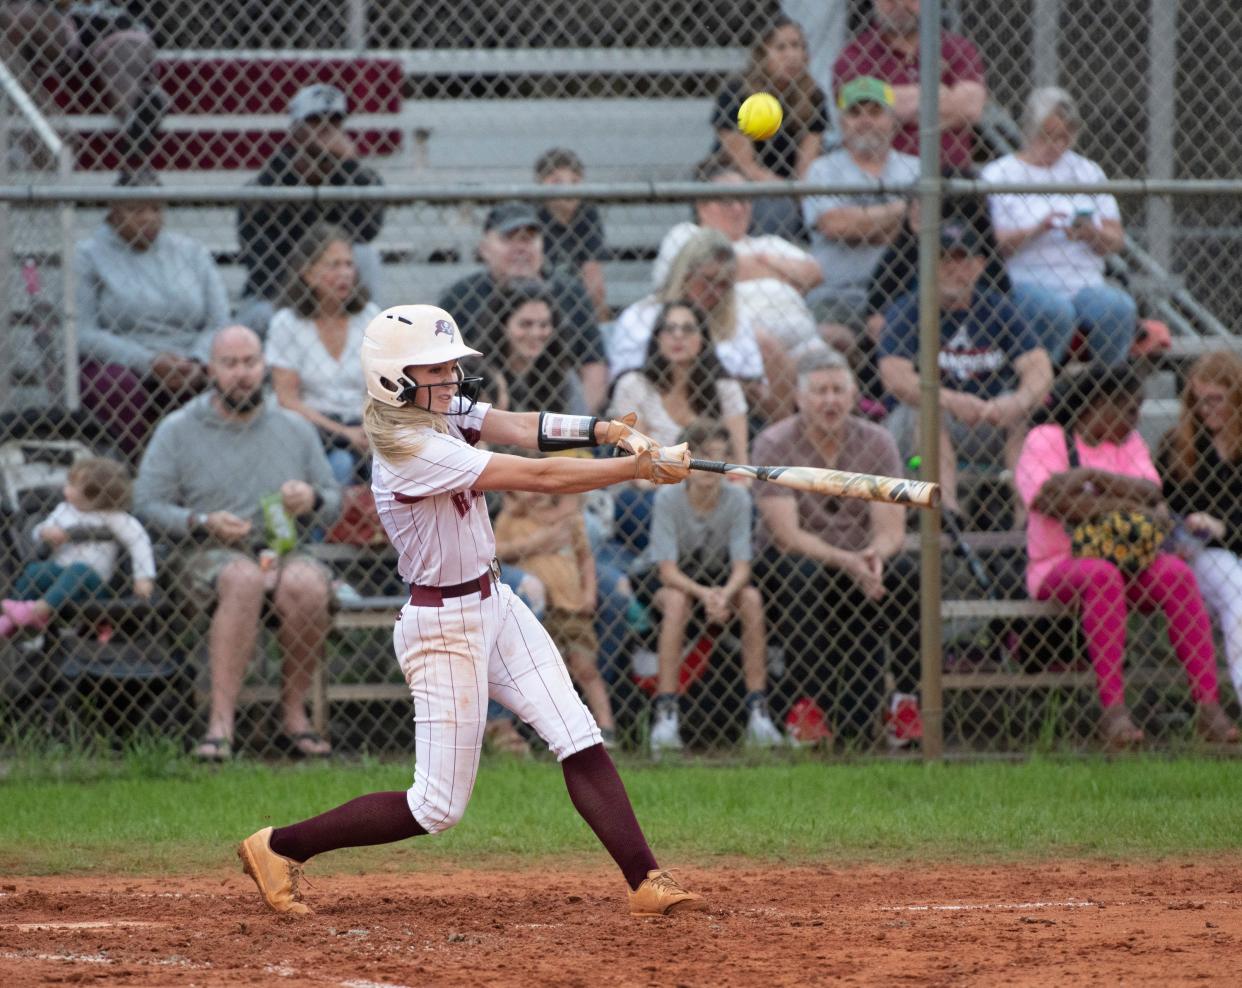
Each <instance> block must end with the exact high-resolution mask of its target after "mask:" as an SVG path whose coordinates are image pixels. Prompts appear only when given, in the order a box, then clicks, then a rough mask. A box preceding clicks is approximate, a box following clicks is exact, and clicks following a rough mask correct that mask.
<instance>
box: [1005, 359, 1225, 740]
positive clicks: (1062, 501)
mask: <svg viewBox="0 0 1242 988" xmlns="http://www.w3.org/2000/svg"><path fill="white" fill-rule="evenodd" d="M1141 402H1142V382H1141V380H1139V378H1138V377H1137V376H1136V375H1135V374H1134V372H1133V371H1131V370H1129V369H1128V368H1124V367H1121V368H1103V367H1092V368H1089V369H1088V370H1086V371H1085V372H1083V373H1082V374H1080V375H1079V376H1078V377H1076V378H1075V379H1074V381H1073V382H1072V383H1071V385H1070V387H1069V388H1068V389H1067V393H1066V394H1065V395H1064V397H1063V399H1062V401H1060V402H1059V410H1061V411H1063V414H1061V415H1059V416H1058V423H1052V424H1048V425H1041V426H1038V427H1036V428H1034V429H1032V430H1031V432H1030V433H1029V435H1028V436H1027V439H1026V443H1025V444H1024V445H1023V447H1022V455H1021V457H1020V458H1019V460H1018V464H1017V470H1016V481H1017V486H1018V493H1019V494H1020V495H1021V497H1022V500H1023V502H1024V503H1025V504H1026V506H1027V509H1028V510H1029V512H1030V518H1029V521H1028V522H1027V530H1026V532H1027V536H1026V538H1027V555H1028V557H1029V563H1028V566H1027V588H1028V589H1029V591H1030V594H1031V596H1032V597H1034V598H1036V599H1038V600H1059V601H1061V602H1062V603H1064V604H1070V605H1073V606H1075V607H1077V608H1078V609H1079V611H1080V612H1081V615H1082V627H1083V635H1084V637H1085V638H1086V641H1087V653H1088V655H1089V656H1090V657H1091V662H1092V665H1093V666H1094V667H1095V674H1096V681H1097V685H1098V688H1099V693H1100V705H1101V706H1102V707H1103V715H1102V717H1101V720H1100V732H1101V735H1102V736H1103V739H1104V741H1105V742H1106V743H1107V744H1109V745H1110V746H1114V747H1126V746H1129V745H1133V744H1137V743H1138V742H1141V741H1142V740H1143V732H1142V731H1141V730H1140V729H1139V728H1138V727H1137V726H1135V724H1134V721H1133V720H1131V718H1130V713H1129V711H1128V710H1127V709H1126V705H1125V682H1124V680H1123V678H1122V666H1123V662H1124V659H1125V637H1126V615H1127V613H1128V611H1129V609H1130V607H1137V608H1139V610H1140V611H1143V612H1149V611H1154V610H1155V609H1157V608H1159V609H1160V610H1161V611H1163V612H1164V615H1165V618H1166V621H1167V624H1168V632H1169V641H1170V643H1171V644H1172V646H1173V650H1174V651H1175V652H1176V653H1177V657H1178V659H1179V660H1180V661H1181V663H1182V665H1183V666H1185V668H1186V675H1187V677H1188V679H1189V681H1190V692H1191V695H1192V696H1193V698H1194V700H1195V703H1196V704H1197V705H1198V717H1197V720H1196V726H1197V728H1198V731H1199V734H1200V736H1201V737H1202V738H1204V739H1205V740H1207V741H1212V742H1236V741H1237V740H1238V729H1237V727H1236V726H1234V725H1233V724H1232V723H1231V722H1230V720H1229V718H1228V717H1227V716H1226V714H1225V712H1224V710H1222V709H1221V706H1220V702H1219V700H1218V695H1217V681H1216V654H1215V650H1214V646H1213V644H1212V632H1211V628H1210V626H1209V623H1208V616H1207V611H1206V610H1205V608H1204V605H1203V597H1202V595H1201V594H1200V593H1199V585H1198V583H1197V582H1196V581H1195V577H1194V573H1193V572H1192V571H1191V569H1190V567H1189V566H1188V565H1187V564H1186V563H1185V562H1184V561H1183V560H1182V559H1181V558H1180V557H1179V556H1176V555H1173V554H1171V553H1164V552H1162V553H1160V554H1159V555H1157V556H1156V559H1155V561H1154V562H1153V563H1152V564H1151V565H1150V566H1148V567H1147V568H1146V569H1143V570H1139V571H1137V572H1134V571H1131V570H1126V569H1122V568H1119V567H1118V566H1116V565H1114V564H1113V563H1111V562H1108V561H1105V560H1101V559H1091V558H1082V557H1075V556H1073V555H1072V553H1071V546H1070V537H1069V535H1068V533H1067V526H1068V527H1070V528H1072V527H1073V526H1074V525H1076V524H1078V523H1079V522H1082V521H1086V520H1088V519H1090V518H1095V517H1098V516H1099V515H1101V514H1104V513H1106V512H1109V511H1114V510H1119V509H1121V510H1127V509H1132V510H1139V511H1146V512H1149V513H1152V514H1157V515H1159V514H1167V512H1168V508H1167V506H1166V505H1165V503H1164V498H1163V496H1162V494H1161V491H1160V477H1159V474H1157V472H1156V468H1155V467H1154V466H1153V464H1152V461H1151V455H1150V454H1149V453H1148V450H1147V446H1146V445H1145V444H1144V442H1143V439H1142V437H1141V436H1140V435H1139V434H1138V433H1137V432H1136V431H1135V425H1136V423H1137V422H1138V415H1139V408H1140V404H1141ZM1067 438H1070V439H1072V441H1073V442H1074V444H1075V451H1076V453H1077V460H1078V466H1076V467H1071V464H1070V453H1069V450H1068V448H1067V445H1066V441H1067Z"/></svg>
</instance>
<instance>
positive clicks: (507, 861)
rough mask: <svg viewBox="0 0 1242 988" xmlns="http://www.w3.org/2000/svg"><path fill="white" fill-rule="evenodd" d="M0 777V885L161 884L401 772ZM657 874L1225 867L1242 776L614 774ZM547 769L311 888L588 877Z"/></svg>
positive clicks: (1235, 764)
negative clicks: (577, 866)
mask: <svg viewBox="0 0 1242 988" xmlns="http://www.w3.org/2000/svg"><path fill="white" fill-rule="evenodd" d="M46 758H47V760H46V761H44V762H39V760H38V759H26V760H23V761H19V762H12V763H10V764H9V766H8V768H9V774H8V777H7V780H6V781H4V782H3V783H0V872H4V873H8V874H42V873H55V872H68V871H72V872H82V871H97V872H114V871H120V872H128V873H132V874H144V873H152V874H167V873H170V872H173V873H175V872H185V871H195V870H200V869H204V868H212V867H217V866H221V865H226V864H230V863H231V859H230V856H231V853H232V852H231V848H232V845H233V843H234V842H235V841H236V840H237V839H238V838H239V837H242V836H245V835H246V834H248V833H250V832H251V831H253V830H255V829H257V828H258V827H261V826H264V825H267V824H281V823H288V822H292V821H294V820H298V819H301V818H303V817H306V816H310V815H313V814H315V813H318V812H321V811H323V810H325V809H328V808H330V807H332V806H335V805H336V804H338V803H340V802H344V801H345V800H348V799H350V798H352V797H354V796H356V795H359V794H361V793H364V792H370V791H373V790H378V789H403V788H405V787H406V785H407V784H408V780H409V772H410V766H409V765H406V764H382V763H377V762H374V761H362V762H358V763H353V764H329V765H304V766H283V767H279V766H277V767H273V766H265V765H261V764H254V763H238V764H235V765H231V766H227V767H224V768H221V769H206V768H202V767H199V766H196V765H192V764H190V763H188V762H187V761H185V760H184V759H183V758H181V757H179V756H176V755H175V754H174V753H172V752H171V750H169V749H167V748H165V747H162V746H160V745H157V744H153V745H148V746H137V747H136V748H135V749H133V750H131V751H130V752H129V753H128V754H127V755H126V757H124V758H121V759H118V760H114V761H111V762H99V761H97V760H91V759H85V758H83V759H81V760H79V761H76V762H75V761H72V760H70V761H68V762H66V761H65V759H64V757H61V756H53V755H48V756H46ZM622 772H623V775H624V778H625V781H626V785H627V786H628V788H629V790H630V794H631V797H632V799H633V801H634V804H635V807H636V809H637V811H638V815H639V819H640V820H641V821H642V822H643V825H644V828H645V830H646V832H647V835H648V837H649V839H650V841H651V843H652V845H653V847H654V848H655V849H656V850H657V852H658V853H659V854H660V856H661V858H662V859H663V860H667V861H696V862H699V863H704V864H705V863H709V862H710V861H711V860H712V859H713V858H724V857H728V858H737V857H744V858H752V859H756V860H766V861H783V862H790V863H797V862H801V861H810V860H825V859H829V860H833V861H837V862H842V861H894V860H900V859H905V858H911V857H915V858H919V859H933V858H934V859H940V860H968V861H969V860H979V859H984V858H988V859H999V858H1007V857H1015V856H1016V857H1041V856H1061V857H1064V856H1072V855H1077V856H1122V857H1136V856H1137V857H1149V856H1159V855H1164V854H1180V853H1196V852H1199V853H1202V852H1221V851H1237V850H1239V849H1242V832H1240V831H1239V830H1238V828H1237V826H1236V809H1237V793H1238V792H1239V791H1242V761H1236V760H1221V761H1217V760H1211V759H1206V758H1200V759H1195V758H1175V759H1162V758H1158V757H1138V758H1133V759H1119V760H1115V761H1105V760H1074V761H1055V760H1049V759H1034V760H1031V761H1028V762H1024V763H1020V764H1002V763H975V764H962V765H935V766H924V765H922V764H919V763H912V762H906V763H891V762H863V763H853V764H825V763H819V762H813V761H792V762H790V761H781V762H772V763H767V764H749V765H693V764H692V765H678V766H660V767H653V766H648V765H640V764H633V765H623V767H622ZM600 853H601V852H600V851H599V849H598V845H597V844H596V843H595V840H594V837H593V836H592V835H591V834H590V832H589V831H588V830H587V828H586V827H585V825H584V824H583V823H582V821H581V820H580V819H579V818H578V816H577V814H576V813H574V811H573V808H572V807H571V805H570V803H569V799H568V796H567V795H566V793H565V788H564V784H563V782H562V779H561V773H560V770H559V769H558V768H557V766H556V765H555V764H550V763H542V762H536V763H515V762H512V761H508V760H503V761H502V760H485V762H484V765H483V768H482V771H481V772H480V776H479V782H478V785H477V787H476V790H475V795H474V799H473V801H472V803H471V805H470V810H469V812H468V813H467V814H466V819H465V820H464V822H463V823H462V824H461V825H460V826H458V827H457V828H455V829H454V830H452V831H450V832H448V833H446V834H442V835H440V836H437V837H435V838H434V839H422V840H419V841H416V842H414V843H412V844H406V845H403V846H402V847H400V848H383V849H369V850H364V851H350V852H343V853H340V854H336V855H333V856H332V857H331V858H327V859H325V860H323V861H321V862H320V863H318V864H317V866H316V867H317V870H319V871H321V872H323V871H331V870H353V869H356V868H363V867H368V866H370V867H375V866H377V865H378V864H380V863H382V864H383V866H384V867H391V868H398V869H405V868H409V869H417V868H420V867H435V868H445V867H483V866H489V865H490V866H513V865H515V864H516V865H519V866H522V865H535V864H538V863H543V862H546V860H547V859H548V858H549V857H552V856H561V855H571V856H575V857H582V858H583V860H588V861H592V860H598V857H597V856H598V855H599V854H600Z"/></svg>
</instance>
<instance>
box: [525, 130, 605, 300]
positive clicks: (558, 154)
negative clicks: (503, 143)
mask: <svg viewBox="0 0 1242 988" xmlns="http://www.w3.org/2000/svg"><path fill="white" fill-rule="evenodd" d="M585 173H586V169H585V168H584V167H583V165H582V159H581V158H579V157H578V156H577V155H576V154H574V153H573V152H572V151H570V150H569V149H567V148H552V149H551V150H549V151H545V152H544V153H543V154H541V155H540V156H539V158H538V160H537V161H536V162H535V181H536V182H538V183H539V184H540V185H556V186H560V185H567V186H572V185H580V184H581V183H582V178H583V176H584V175H585ZM538 212H539V221H540V223H542V224H543V253H544V256H545V257H546V258H547V261H548V264H549V265H550V266H551V267H552V269H553V270H558V269H559V270H563V271H564V272H565V273H566V274H568V275H569V276H571V277H574V278H581V279H582V284H583V285H584V286H586V290H587V294H588V295H590V296H591V301H592V302H594V303H595V318H596V319H598V320H599V321H600V322H606V321H607V320H608V319H609V318H610V317H611V315H612V314H611V313H610V312H609V310H608V304H607V301H606V300H605V294H606V293H605V288H604V263H603V262H604V258H605V257H606V256H607V254H608V248H607V247H606V245H605V243H604V221H603V220H602V219H601V218H600V215H599V207H598V206H596V205H594V204H593V203H584V202H583V201H582V200H581V199H577V198H574V197H573V196H565V197H564V198H561V199H545V200H544V201H543V202H542V203H541V204H540V206H539V210H538Z"/></svg>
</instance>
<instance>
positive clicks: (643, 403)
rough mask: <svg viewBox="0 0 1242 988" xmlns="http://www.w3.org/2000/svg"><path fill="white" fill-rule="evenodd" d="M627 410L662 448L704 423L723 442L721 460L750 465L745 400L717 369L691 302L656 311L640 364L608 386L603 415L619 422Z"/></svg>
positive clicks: (701, 318)
mask: <svg viewBox="0 0 1242 988" xmlns="http://www.w3.org/2000/svg"><path fill="white" fill-rule="evenodd" d="M631 411H637V412H638V423H637V424H636V425H635V428H636V429H638V430H639V431H640V432H644V433H646V434H647V435H649V436H651V437H652V438H653V439H655V440H656V442H658V443H660V444H661V445H663V446H672V445H673V444H675V443H678V442H681V440H680V439H678V438H677V437H678V435H680V434H681V431H682V430H683V429H685V428H687V427H688V426H689V425H690V424H691V423H692V422H694V421H696V420H697V419H700V418H706V419H710V420H711V421H713V422H717V423H719V424H720V427H721V428H722V429H724V430H725V434H726V435H727V436H728V438H729V447H728V449H727V450H726V452H727V454H728V455H727V457H725V458H726V459H728V460H730V461H732V462H734V463H749V462H750V459H749V457H748V456H747V452H746V445H747V444H746V396H745V394H743V392H742V387H741V385H740V384H738V383H737V381H734V380H732V379H731V378H730V377H729V376H728V375H727V374H726V373H725V372H724V370H723V368H721V366H720V361H719V359H717V357H716V353H715V351H714V350H713V349H712V342H711V337H710V336H709V334H708V327H707V317H706V316H705V315H704V314H703V310H702V309H700V308H699V307H698V306H697V305H695V304H694V303H693V302H689V301H686V300H685V299H679V300H676V301H673V302H668V303H667V304H665V305H664V306H663V308H661V310H660V314H659V316H658V317H657V319H656V324H655V331H654V332H653V333H652V335H651V340H650V342H649V343H648V344H647V361H646V363H644V364H643V366H642V367H641V368H639V369H638V370H632V371H626V372H625V373H624V374H622V375H621V376H620V377H619V378H617V380H616V382H615V384H614V385H613V390H612V398H611V400H610V401H609V405H608V415H609V416H610V417H613V418H619V417H621V416H623V415H625V414H627V413H628V412H631ZM691 448H692V449H693V448H694V447H691Z"/></svg>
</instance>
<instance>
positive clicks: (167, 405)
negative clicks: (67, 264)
mask: <svg viewBox="0 0 1242 988" xmlns="http://www.w3.org/2000/svg"><path fill="white" fill-rule="evenodd" d="M159 184H160V182H159V178H158V177H157V176H156V174H155V173H154V172H152V171H148V170H142V171H137V172H125V173H122V175H121V177H120V179H119V180H118V181H117V185H118V186H119V187H122V188H126V187H133V186H158V185H159ZM74 301H75V303H76V306H77V324H78V346H79V348H80V351H81V354H82V358H83V359H82V368H81V392H82V404H83V405H84V406H85V407H86V408H87V409H89V410H90V411H91V413H92V414H93V415H95V417H96V418H98V419H99V421H100V422H102V423H103V424H104V425H105V426H106V428H107V429H108V431H109V433H110V434H111V435H112V437H113V439H114V440H115V441H116V442H117V444H118V445H119V446H120V448H121V449H122V450H123V451H125V452H126V453H129V454H131V455H135V458H136V453H137V451H139V450H140V449H141V446H142V443H143V442H144V441H145V440H146V436H147V432H148V431H149V429H150V428H151V426H152V425H153V424H154V423H155V421H156V420H157V419H158V418H159V416H160V415H161V414H162V413H163V412H166V411H168V410H170V409H172V408H176V407H177V406H179V405H180V404H182V403H183V402H184V401H186V400H187V399H188V398H190V397H192V396H193V395H195V394H197V393H198V392H199V391H200V390H202V388H203V387H204V385H205V384H206V375H205V373H204V364H205V362H206V343H207V340H208V338H209V336H210V335H211V333H213V332H214V331H215V330H217V329H219V328H220V327H221V326H223V325H224V324H225V323H226V322H228V318H229V304H228V293H227V291H226V290H225V287H224V280H223V279H222V278H221V277H220V272H219V270H218V269H217V268H216V264H215V261H214V260H213V259H212V257H211V254H210V253H209V252H208V251H207V249H206V248H205V247H203V246H202V245H201V244H200V243H198V242H197V241H195V240H192V239H191V238H189V237H187V236H185V235H184V234H180V233H172V232H169V231H167V230H165V229H164V205H163V203H161V202H159V201H157V200H143V201H127V202H117V203H114V204H113V205H112V206H111V208H110V209H109V210H108V212H107V215H106V216H105V217H104V222H103V223H102V224H100V226H99V228H98V229H97V230H96V231H95V232H94V233H93V234H91V235H90V236H89V237H87V238H86V239H85V240H83V241H81V242H80V243H79V244H78V245H77V251H76V255H75V258H74Z"/></svg>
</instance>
